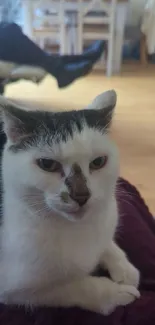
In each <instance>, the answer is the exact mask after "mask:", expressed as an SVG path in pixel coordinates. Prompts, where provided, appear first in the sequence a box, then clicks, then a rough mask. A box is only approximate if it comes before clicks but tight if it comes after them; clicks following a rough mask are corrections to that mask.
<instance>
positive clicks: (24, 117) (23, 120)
mask: <svg viewBox="0 0 155 325" xmlns="http://www.w3.org/2000/svg"><path fill="white" fill-rule="evenodd" d="M0 121H1V122H2V123H3V131H4V132H5V134H6V136H7V138H8V139H9V140H10V141H11V143H12V144H15V143H17V142H19V141H20V140H21V139H22V138H23V137H27V136H29V134H30V133H31V132H32V131H33V127H34V125H33V123H32V121H31V118H30V117H29V114H28V112H27V111H25V110H24V109H23V108H22V107H19V106H17V105H16V104H15V103H13V102H11V101H9V100H8V99H7V98H5V97H3V96H0Z"/></svg>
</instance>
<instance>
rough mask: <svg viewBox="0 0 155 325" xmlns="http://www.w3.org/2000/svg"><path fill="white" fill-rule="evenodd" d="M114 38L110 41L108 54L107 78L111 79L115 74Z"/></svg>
mask: <svg viewBox="0 0 155 325" xmlns="http://www.w3.org/2000/svg"><path fill="white" fill-rule="evenodd" d="M113 45H114V44H113V38H111V39H110V40H109V41H108V53H107V77H111V76H112V73H113V48H114V46H113Z"/></svg>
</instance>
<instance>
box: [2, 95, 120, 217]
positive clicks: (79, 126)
mask: <svg viewBox="0 0 155 325" xmlns="http://www.w3.org/2000/svg"><path fill="white" fill-rule="evenodd" d="M115 104H116V93H115V92H114V91H108V92H105V93H103V94H101V95H99V96H98V97H97V98H96V99H95V100H94V101H93V102H92V103H91V104H90V105H89V106H88V107H87V108H86V109H83V110H79V111H66V112H44V111H23V110H22V109H21V108H19V107H17V106H15V104H12V103H10V102H8V101H7V100H6V99H4V98H3V97H1V98H0V105H1V107H2V111H3V114H2V115H3V123H4V131H5V133H6V135H7V144H6V147H5V150H4V158H3V170H4V174H5V175H7V176H6V178H7V180H8V181H7V182H9V184H11V183H12V185H11V186H14V188H15V190H17V191H18V192H19V194H20V193H21V199H22V198H23V197H25V198H26V196H27V204H30V209H31V208H32V209H34V210H35V204H36V210H37V209H38V206H39V204H41V206H44V211H42V214H43V215H46V214H47V215H48V216H49V215H51V216H52V214H53V213H56V215H57V216H58V217H61V218H62V217H65V218H67V219H69V220H72V221H76V220H80V219H81V218H83V217H84V216H89V214H90V213H91V212H92V211H96V209H97V208H98V207H100V208H102V209H103V207H104V205H105V204H106V202H108V200H110V198H111V196H112V195H114V192H115V184H116V180H117V177H118V170H119V168H118V167H119V162H118V154H117V149H116V148H115V146H114V144H113V142H112V141H111V140H110V138H109V132H108V131H109V126H110V123H111V120H112V115H113V110H114V107H115ZM4 178H5V177H4ZM6 186H7V183H6ZM9 186H10V185H9ZM37 202H38V206H37ZM40 211H41V209H40Z"/></svg>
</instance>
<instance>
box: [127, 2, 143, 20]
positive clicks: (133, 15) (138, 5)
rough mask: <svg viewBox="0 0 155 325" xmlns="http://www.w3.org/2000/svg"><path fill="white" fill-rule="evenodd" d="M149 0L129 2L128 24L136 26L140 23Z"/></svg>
mask: <svg viewBox="0 0 155 325" xmlns="http://www.w3.org/2000/svg"><path fill="white" fill-rule="evenodd" d="M146 2H147V0H129V5H128V6H129V9H128V15H127V24H129V25H136V24H137V23H138V22H139V19H140V17H141V14H142V12H143V9H144V6H145V3H146Z"/></svg>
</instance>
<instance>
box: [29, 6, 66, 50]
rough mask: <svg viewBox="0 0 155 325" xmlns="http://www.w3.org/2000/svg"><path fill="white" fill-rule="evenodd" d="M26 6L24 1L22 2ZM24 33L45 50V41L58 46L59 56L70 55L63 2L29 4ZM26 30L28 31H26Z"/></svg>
mask: <svg viewBox="0 0 155 325" xmlns="http://www.w3.org/2000/svg"><path fill="white" fill-rule="evenodd" d="M24 5H26V1H25V2H24ZM29 6H30V7H29V13H28V12H27V10H26V13H27V16H28V17H26V18H28V20H27V23H25V25H26V24H27V26H25V30H24V31H25V33H26V34H29V33H30V34H31V35H30V37H31V38H32V39H33V41H35V42H36V43H38V44H39V46H40V47H41V48H42V49H45V45H46V42H47V40H49V43H51V44H52V45H57V46H59V53H60V54H62V55H63V54H66V53H67V54H70V46H69V43H68V41H69V37H68V35H67V33H68V21H67V17H66V16H65V11H64V0H59V1H58V0H34V1H31V3H29ZM27 28H28V30H26V29H27Z"/></svg>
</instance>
